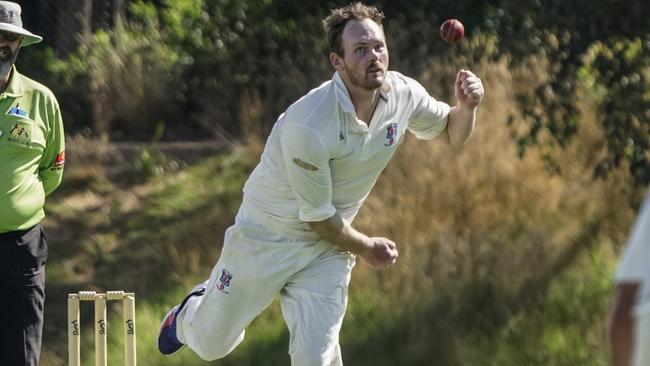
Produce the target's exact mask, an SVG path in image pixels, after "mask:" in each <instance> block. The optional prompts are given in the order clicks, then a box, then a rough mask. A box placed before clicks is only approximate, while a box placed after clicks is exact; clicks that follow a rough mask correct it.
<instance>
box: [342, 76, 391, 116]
mask: <svg viewBox="0 0 650 366" xmlns="http://www.w3.org/2000/svg"><path fill="white" fill-rule="evenodd" d="M332 80H333V82H334V88H335V90H336V98H337V99H338V101H339V104H340V105H341V108H342V109H343V110H344V111H345V112H347V113H355V111H354V104H352V98H350V92H349V91H348V88H347V87H346V86H345V83H344V82H343V79H342V78H341V75H339V72H338V71H336V72H335V73H334V77H332ZM390 92H391V87H390V84H389V82H388V73H386V80H384V83H383V84H382V86H381V88H379V96H380V97H381V99H382V100H383V101H384V102H388V98H389V96H390Z"/></svg>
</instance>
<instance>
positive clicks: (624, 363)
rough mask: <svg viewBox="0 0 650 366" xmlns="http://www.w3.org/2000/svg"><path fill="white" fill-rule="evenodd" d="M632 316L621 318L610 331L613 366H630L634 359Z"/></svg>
mask: <svg viewBox="0 0 650 366" xmlns="http://www.w3.org/2000/svg"><path fill="white" fill-rule="evenodd" d="M632 328H633V322H632V318H631V316H627V317H625V318H619V319H618V321H616V322H613V324H612V325H611V328H610V329H609V342H610V348H611V353H612V366H629V365H630V361H631V358H632V332H633V329H632Z"/></svg>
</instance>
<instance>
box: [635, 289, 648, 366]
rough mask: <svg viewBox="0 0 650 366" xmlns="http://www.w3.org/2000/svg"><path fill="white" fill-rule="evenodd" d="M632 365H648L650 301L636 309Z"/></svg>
mask: <svg viewBox="0 0 650 366" xmlns="http://www.w3.org/2000/svg"><path fill="white" fill-rule="evenodd" d="M632 364H633V365H634V366H650V302H646V303H645V304H642V305H640V306H639V307H638V309H637V310H636V321H635V337H634V362H633V363H632Z"/></svg>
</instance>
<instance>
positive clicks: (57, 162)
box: [52, 150, 65, 168]
mask: <svg viewBox="0 0 650 366" xmlns="http://www.w3.org/2000/svg"><path fill="white" fill-rule="evenodd" d="M64 164H65V150H64V151H61V152H60V153H58V154H57V155H56V159H54V163H53V164H52V168H60V167H62V166H63V165H64Z"/></svg>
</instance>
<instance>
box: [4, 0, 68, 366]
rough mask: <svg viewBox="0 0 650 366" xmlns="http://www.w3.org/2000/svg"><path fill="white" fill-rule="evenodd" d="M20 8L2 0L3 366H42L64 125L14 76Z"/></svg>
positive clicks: (21, 37) (40, 89)
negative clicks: (50, 214) (51, 221)
mask: <svg viewBox="0 0 650 366" xmlns="http://www.w3.org/2000/svg"><path fill="white" fill-rule="evenodd" d="M20 12H21V8H20V5H18V4H16V3H13V2H8V1H0V170H1V171H2V174H0V293H1V294H2V305H1V306H2V307H1V308H0V358H1V361H0V364H2V365H12V366H20V365H26V366H27V365H29V366H33V365H38V360H39V355H40V351H41V338H42V329H43V308H44V303H45V273H44V268H45V261H46V259H47V240H46V239H45V235H44V234H43V229H42V227H41V225H40V224H39V222H40V221H41V220H42V219H43V217H44V216H45V214H44V212H43V204H44V203H45V197H46V196H47V195H49V194H50V193H52V191H54V189H55V188H56V187H57V186H58V185H59V184H60V183H61V178H62V175H63V164H64V162H65V152H64V135H63V121H62V119H61V112H60V110H59V105H58V103H57V101H56V98H55V97H54V94H52V92H51V91H50V90H49V89H48V88H47V87H45V86H43V85H41V84H39V83H37V82H36V81H34V80H31V79H29V78H27V77H25V76H23V75H21V74H20V73H18V71H17V70H16V67H15V66H14V62H15V61H16V58H17V57H18V52H19V51H20V48H21V47H24V46H28V45H30V44H34V43H37V42H40V41H41V40H42V38H41V37H39V36H37V35H34V34H32V33H31V32H29V31H27V30H25V29H24V28H23V24H22V20H21V17H20Z"/></svg>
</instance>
